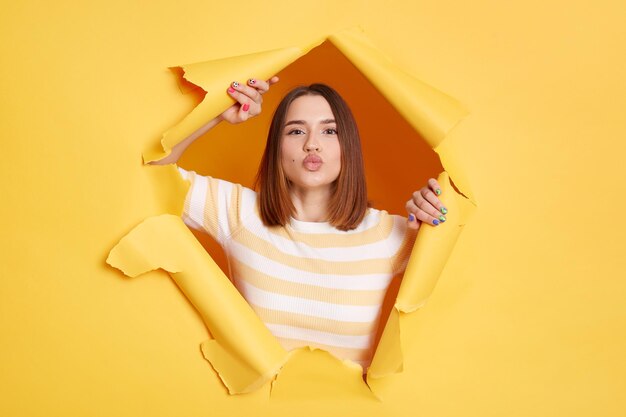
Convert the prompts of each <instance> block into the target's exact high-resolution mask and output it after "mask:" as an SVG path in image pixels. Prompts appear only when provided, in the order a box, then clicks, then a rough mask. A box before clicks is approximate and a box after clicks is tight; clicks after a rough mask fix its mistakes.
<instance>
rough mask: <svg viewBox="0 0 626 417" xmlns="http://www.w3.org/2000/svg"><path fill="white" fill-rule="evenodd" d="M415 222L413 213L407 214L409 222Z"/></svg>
mask: <svg viewBox="0 0 626 417" xmlns="http://www.w3.org/2000/svg"><path fill="white" fill-rule="evenodd" d="M414 220H415V216H414V215H413V213H411V214H409V221H410V222H412V221H414Z"/></svg>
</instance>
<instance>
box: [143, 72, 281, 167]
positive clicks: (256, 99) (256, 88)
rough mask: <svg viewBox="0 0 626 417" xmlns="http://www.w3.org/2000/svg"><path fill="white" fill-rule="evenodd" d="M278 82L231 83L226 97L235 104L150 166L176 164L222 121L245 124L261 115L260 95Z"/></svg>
mask: <svg viewBox="0 0 626 417" xmlns="http://www.w3.org/2000/svg"><path fill="white" fill-rule="evenodd" d="M277 82H278V77H276V76H274V77H272V78H270V79H269V80H267V81H263V80H257V79H255V78H250V79H249V80H248V83H247V85H243V84H239V83H238V82H236V81H235V82H233V83H232V84H231V85H230V87H228V90H227V92H228V95H229V96H230V97H232V98H233V99H234V100H236V102H235V104H233V105H232V106H230V107H229V108H227V109H226V110H225V111H224V112H223V113H222V114H220V115H219V116H217V117H216V118H214V119H212V120H210V121H209V122H207V123H206V124H205V125H203V126H202V127H201V128H200V129H198V130H196V131H195V132H193V133H192V134H191V135H189V136H188V137H186V138H185V139H184V140H183V141H182V142H179V143H178V144H176V145H175V146H174V147H173V148H172V151H171V153H170V154H169V155H168V156H166V157H164V158H162V159H159V160H158V161H152V162H150V164H154V165H167V164H174V163H176V162H178V159H179V158H180V157H181V155H182V154H183V153H184V152H185V150H186V149H187V148H188V147H189V145H191V144H192V143H193V142H195V140H196V139H198V138H199V137H200V136H202V135H204V134H205V133H206V132H208V131H209V130H211V129H213V128H214V127H215V126H217V125H218V124H219V123H220V122H221V121H222V120H225V121H227V122H228V123H230V124H236V123H241V122H245V121H246V120H248V119H249V118H250V117H254V116H256V115H258V114H259V113H261V104H262V103H263V97H262V95H263V94H265V93H267V92H268V91H269V89H270V86H271V85H272V84H276V83H277Z"/></svg>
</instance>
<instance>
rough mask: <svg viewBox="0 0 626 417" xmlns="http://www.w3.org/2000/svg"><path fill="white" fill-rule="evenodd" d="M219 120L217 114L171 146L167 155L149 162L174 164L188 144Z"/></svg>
mask: <svg viewBox="0 0 626 417" xmlns="http://www.w3.org/2000/svg"><path fill="white" fill-rule="evenodd" d="M221 121H222V118H221V116H217V117H216V118H214V119H212V120H210V121H209V122H207V123H206V124H205V125H204V126H202V127H201V128H200V129H198V130H196V131H195V132H193V133H192V134H191V135H189V136H187V137H186V138H185V139H184V140H183V141H182V142H180V143H178V144H177V145H175V146H174V147H173V148H172V152H171V153H170V154H169V155H168V156H166V157H164V158H162V159H159V160H158V161H152V162H150V164H154V165H167V164H175V163H176V162H178V159H179V158H180V157H181V155H182V154H183V153H184V152H185V150H186V149H187V148H188V147H189V145H191V144H192V143H193V142H195V140H196V139H198V138H199V137H200V136H202V135H204V134H205V133H206V132H208V131H209V130H211V129H213V128H214V127H215V126H217V125H218V123H219V122H221Z"/></svg>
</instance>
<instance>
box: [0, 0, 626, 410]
mask: <svg viewBox="0 0 626 417" xmlns="http://www.w3.org/2000/svg"><path fill="white" fill-rule="evenodd" d="M291 4H292V3H291V2H286V1H284V2H281V1H272V2H263V3H261V2H236V3H233V2H223V3H222V4H217V3H213V2H186V1H179V2H171V1H168V2H165V1H161V2H159V1H157V2H152V3H145V2H134V3H129V2H123V1H107V2H100V3H98V2H89V4H83V5H81V4H76V3H74V2H63V1H61V2H56V3H43V2H35V1H22V2H15V3H7V2H3V5H2V9H3V12H2V14H1V17H0V45H2V46H1V50H0V52H1V56H2V66H0V80H1V81H0V83H1V84H0V85H1V89H0V103H1V106H2V107H1V113H0V114H1V117H2V144H3V156H4V161H3V163H2V164H1V165H0V174H1V177H0V178H2V195H3V199H2V200H3V204H2V206H1V208H0V210H1V211H0V214H1V215H2V220H1V221H2V233H3V239H2V251H1V254H0V271H1V273H2V275H1V277H2V280H1V281H0V282H1V284H0V285H1V287H0V325H1V327H0V330H1V331H2V336H1V337H2V339H1V340H2V342H1V351H0V353H1V359H0V393H1V394H0V395H1V401H0V414H2V415H16V416H30V415H66V416H67V415H77V416H78V415H107V416H109V415H120V416H122V415H128V416H135V415H150V416H173V415H186V416H195V415H207V414H210V415H233V416H235V415H242V416H243V415H276V416H281V415H285V416H287V415H290V416H291V415H293V414H294V413H298V414H299V415H332V414H341V413H343V412H350V413H351V414H354V415H362V416H369V415H371V416H374V415H381V414H382V415H407V414H409V413H411V414H417V415H423V416H459V415H463V416H474V415H476V416H485V415H494V416H495V415H498V416H502V415H506V416H529V415H534V416H539V415H541V416H544V415H545V416H551V415H557V414H559V415H560V414H565V413H567V414H569V415H572V416H587V415H602V416H618V415H623V414H624V412H625V411H626V401H625V400H624V399H623V395H622V394H623V392H624V391H625V390H626V361H625V360H624V351H626V331H625V330H626V307H624V300H625V299H626V298H625V295H626V282H625V280H624V278H623V276H624V272H623V271H624V270H625V269H626V264H625V263H624V260H623V252H624V249H625V244H624V236H625V232H626V227H625V225H624V220H623V215H622V213H623V212H624V210H625V209H626V199H625V197H624V193H625V192H626V185H625V183H626V182H625V175H624V173H623V169H624V165H623V161H622V160H623V155H624V150H625V145H623V143H624V138H625V137H626V135H625V134H626V123H625V122H624V120H625V116H624V114H623V113H624V109H625V108H626V81H625V78H626V77H624V74H625V73H626V58H624V55H625V54H624V50H626V29H625V28H624V25H623V22H624V21H626V6H624V5H623V2H619V1H608V0H603V1H599V2H571V1H570V2H566V1H553V2H550V3H549V4H546V3H545V2H539V1H527V2H518V3H517V4H511V3H509V2H496V1H478V2H469V3H468V2H462V1H459V0H455V1H451V2H446V3H445V4H439V3H437V2H422V1H417V2H390V3H386V4H385V6H384V7H383V6H382V3H381V4H377V3H373V2H355V1H344V2H337V1H334V2H330V1H322V2H320V1H316V2H307V3H306V4H298V6H297V7H296V8H294V7H293V6H291ZM355 25H359V26H360V27H361V28H363V29H364V31H365V32H366V34H367V36H368V37H369V38H370V39H371V40H372V42H374V43H375V44H376V45H377V46H378V47H379V48H380V49H381V50H382V51H384V52H385V53H386V54H387V55H388V56H389V58H390V59H392V60H393V61H394V62H395V63H396V64H397V65H399V66H401V67H403V68H405V69H406V70H407V71H409V72H410V73H411V74H413V75H414V76H416V77H417V78H419V79H421V80H423V81H425V82H427V83H429V84H430V85H432V86H434V87H435V88H438V89H440V90H442V91H444V92H446V93H448V94H450V95H451V96H453V97H455V98H456V99H458V100H459V101H461V102H462V103H463V104H464V105H465V106H466V107H467V108H468V109H469V111H470V115H469V116H468V117H467V118H465V119H464V120H463V121H462V123H461V125H460V126H459V127H458V128H457V129H456V131H455V146H459V147H460V148H461V150H462V152H463V154H464V160H463V164H464V168H465V171H466V173H467V178H468V181H469V183H470V184H471V190H472V193H473V195H474V197H475V198H476V201H477V202H478V209H477V210H476V211H475V213H474V215H473V217H472V219H471V221H470V222H469V223H468V225H467V226H466V227H465V230H464V232H463V233H462V235H461V237H460V239H459V241H458V243H457V246H456V249H455V251H454V252H453V254H452V257H451V259H450V261H449V263H448V265H447V267H446V269H445V270H444V273H443V275H442V277H441V279H440V281H439V284H438V286H437V287H436V289H435V291H434V292H433V294H432V296H431V298H430V300H429V302H428V304H427V305H426V306H425V307H424V308H422V309H421V310H419V311H418V312H416V313H414V314H412V315H410V316H408V317H409V318H408V320H406V325H405V327H403V330H405V331H404V333H403V346H404V350H405V354H404V356H405V371H404V373H402V374H400V375H397V376H394V377H391V378H390V380H389V382H388V387H387V389H386V393H385V398H384V401H383V402H376V401H375V400H372V399H371V398H370V397H367V396H366V395H361V396H351V395H347V394H346V395H342V389H343V387H344V385H343V384H341V383H338V382H337V381H335V382H334V383H331V382H329V381H328V380H327V379H328V378H329V377H328V376H327V375H326V376H324V375H322V377H321V378H320V379H319V380H315V379H313V381H306V383H303V384H302V387H303V389H302V390H300V389H298V387H297V380H298V379H297V378H292V379H291V380H290V381H291V382H290V383H289V384H287V385H286V386H288V387H289V388H288V389H287V388H283V389H282V391H281V388H280V384H277V387H276V391H277V392H276V394H277V395H275V396H274V397H273V398H272V399H269V398H268V391H269V389H264V390H260V391H258V392H255V393H253V394H246V395H245V396H234V397H233V396H228V394H227V393H226V390H225V388H224V387H223V385H222V384H221V383H220V381H219V379H218V378H217V376H216V375H215V373H214V372H213V370H212V369H211V367H210V365H209V364H208V363H207V362H206V361H205V360H204V359H203V358H202V355H201V353H200V350H199V344H200V342H202V341H203V340H205V339H206V338H207V331H206V329H205V328H204V325H203V324H202V321H201V320H200V318H199V316H198V315H197V314H196V313H195V311H194V310H193V308H192V307H191V306H190V305H189V303H188V302H187V301H186V300H185V298H184V297H183V296H182V294H181V293H180V291H179V290H178V289H177V288H176V286H175V285H174V284H173V283H172V282H171V280H169V278H167V276H166V275H165V274H164V273H162V272H156V273H150V274H148V275H145V276H142V277H139V278H136V279H127V278H124V277H123V276H122V275H121V274H120V273H119V272H118V271H116V270H114V269H112V268H110V267H107V266H106V265H105V263H104V260H105V259H106V255H107V253H108V251H109V250H110V248H111V247H112V246H113V245H114V244H115V243H116V242H117V241H118V240H119V239H120V237H121V236H122V235H123V234H125V233H126V232H127V231H129V230H130V229H131V228H132V227H133V226H135V225H136V224H137V223H139V222H140V221H141V220H143V219H144V218H146V217H148V216H152V215H156V214H161V213H163V212H166V211H168V210H169V211H171V210H175V208H174V207H168V206H166V205H165V204H164V201H165V199H164V197H163V195H162V193H163V190H164V188H166V187H164V185H163V184H162V183H160V182H159V178H161V177H160V176H159V174H158V173H156V172H155V170H151V168H146V167H143V166H142V165H141V153H142V152H143V151H144V150H145V149H147V148H148V147H150V146H152V145H153V144H154V143H155V142H156V141H158V140H159V138H160V137H161V133H162V132H163V131H165V130H166V129H167V128H169V127H170V126H172V125H174V124H175V123H176V122H178V121H179V120H180V119H181V118H182V117H183V116H184V115H185V114H187V113H188V112H189V111H191V109H192V108H193V106H194V105H196V104H197V103H198V97H197V95H194V94H187V95H181V92H180V90H179V88H178V85H177V82H178V80H179V78H178V76H177V75H175V74H174V73H172V72H171V71H169V70H168V69H167V68H168V67H171V66H176V65H182V64H187V63H193V62H199V61H206V60H211V59H217V58H221V57H224V56H231V55H240V54H246V53H251V52H256V51H261V50H268V49H274V48H279V47H286V46H292V45H303V44H308V43H310V42H313V41H315V40H316V39H318V38H320V37H324V36H327V35H331V34H333V33H335V32H336V31H339V30H341V29H344V28H347V27H352V26H355ZM323 62H324V61H322V60H318V61H317V64H316V65H318V66H320V67H323V66H324V65H323ZM296 65H297V63H296ZM328 65H329V66H332V61H331V62H328ZM326 70H329V69H328V68H326ZM330 70H332V68H330ZM251 75H253V74H251ZM240 81H241V80H240ZM281 88H286V86H285V87H281ZM279 91H280V90H279ZM279 95H280V94H279V93H277V94H276V95H275V97H276V98H277V96H279ZM268 97H269V96H268ZM269 108H271V106H268V109H269ZM268 113H269V111H266V115H267V114H268ZM250 123H251V124H254V123H257V124H258V129H259V132H262V131H263V129H264V127H263V126H262V123H263V119H261V118H259V119H257V120H255V121H251V122H250ZM383 126H384V125H383ZM232 129H234V128H233V127H230V126H220V127H219V128H218V129H216V130H215V131H214V132H211V134H210V135H207V136H210V138H203V140H202V141H201V142H198V144H197V145H194V147H193V148H191V149H190V151H189V152H190V155H191V154H192V153H193V155H198V154H199V153H200V152H206V154H207V159H206V160H205V162H204V164H203V165H202V166H204V168H202V167H201V166H200V165H199V164H200V163H201V162H200V161H201V160H198V159H194V158H193V157H191V156H185V158H186V159H183V160H182V161H181V164H182V165H183V166H188V167H192V168H194V169H197V170H201V171H202V170H203V171H204V172H205V173H211V174H213V173H224V177H225V178H227V179H231V180H232V179H234V180H238V181H240V182H244V183H245V182H246V181H250V176H251V175H253V174H254V166H255V164H256V160H255V157H256V156H255V155H256V154H255V152H258V149H259V146H261V145H260V143H261V142H262V136H261V137H253V138H246V139H247V140H248V141H247V146H250V147H251V148H250V149H252V150H251V151H250V153H247V152H248V151H247V149H248V148H246V147H243V145H237V146H233V145H230V146H229V144H230V142H225V140H226V139H225V137H223V136H222V137H220V131H224V132H225V131H226V130H229V131H230V132H231V133H232ZM381 132H383V133H384V130H381ZM369 135H371V136H372V139H371V142H372V143H374V142H375V141H376V137H378V135H376V134H373V133H371V131H370V133H369ZM239 140H240V142H238V143H239V144H246V141H245V140H244V139H239ZM381 140H382V139H381ZM384 140H385V142H386V143H387V145H388V151H387V152H388V155H387V156H385V158H387V157H388V156H389V155H393V154H394V153H395V154H396V155H398V160H397V161H400V162H398V163H394V160H392V159H385V160H386V161H388V162H385V164H383V166H381V167H378V168H376V167H374V171H375V172H384V170H385V168H387V169H388V170H389V175H390V177H389V178H392V179H391V180H389V179H387V177H384V180H383V179H376V178H379V177H375V179H373V180H372V181H373V182H374V184H373V187H374V191H376V190H382V189H384V187H385V184H386V182H385V181H387V182H389V183H393V184H396V183H400V182H402V181H405V180H401V179H397V178H396V177H394V175H396V176H397V175H398V172H400V173H402V175H400V177H401V178H406V177H407V176H408V175H412V174H411V172H412V168H413V167H412V166H408V164H409V163H410V162H411V160H412V161H414V163H415V164H416V165H419V164H420V161H421V158H422V157H423V156H422V153H421V152H419V151H418V150H417V147H416V148H415V149H413V148H411V149H409V150H407V148H406V147H407V146H413V145H410V144H409V145H402V144H403V143H406V139H405V138H404V137H391V138H385V139H384ZM212 144H215V145H212ZM213 146H215V147H213ZM377 146H378V145H377ZM415 146H417V145H415ZM242 149H245V150H246V151H245V152H246V153H243V152H244V151H242ZM255 149H256V150H255ZM376 149H379V148H376ZM420 149H421V148H420ZM365 151H366V152H367V147H366V150H365ZM218 152H223V153H218ZM375 152H380V150H376V151H375ZM216 154H217V156H216ZM241 155H244V156H243V158H242V156H241ZM375 156H378V155H377V154H376V155H375ZM411 156H412V158H411ZM381 157H382V156H381ZM238 158H239V159H238ZM366 158H369V161H371V162H370V164H376V161H377V160H378V158H376V157H372V156H371V154H370V156H369V157H366ZM366 161H368V159H366ZM431 162H432V161H431ZM218 163H219V164H222V165H216V164H218ZM234 164H240V165H238V166H245V167H246V168H245V169H244V170H243V171H241V170H240V169H239V168H237V169H234V168H233V166H234ZM432 164H433V165H432V166H433V171H431V172H427V175H430V176H435V175H436V174H437V173H438V171H437V169H436V168H434V167H435V166H436V163H435V162H432ZM250 167H252V168H250ZM376 169H377V171H376ZM235 171H236V172H237V173H235ZM424 172H425V171H420V174H419V175H416V176H415V183H416V184H415V187H414V188H418V187H420V186H421V185H422V183H423V181H424V177H423V176H422V175H423V174H424ZM229 173H232V174H233V175H241V177H235V178H233V176H232V175H231V176H230V177H229V176H228V175H229ZM370 175H373V174H370ZM376 181H378V182H379V185H375V184H376ZM402 184H403V185H401V186H400V185H398V186H397V187H396V185H394V187H396V188H397V189H396V188H393V190H394V194H395V193H397V194H398V195H397V200H394V201H399V202H397V203H396V202H394V201H392V200H390V201H389V202H384V203H383V204H382V205H383V208H385V207H388V208H389V210H391V211H394V212H397V213H398V214H402V212H401V210H402V206H403V203H404V200H406V199H407V198H408V195H406V196H405V195H401V191H402V190H403V189H404V188H406V187H407V186H409V185H407V184H410V182H403V183H402ZM409 189H410V188H409ZM376 192H377V193H380V194H375V195H373V199H374V201H376V199H377V198H380V195H382V193H381V192H380V191H376ZM320 360H323V359H320ZM296 365H299V366H300V365H301V364H299V363H296ZM285 378H287V380H289V379H288V378H289V376H288V375H286V376H285ZM324 378H326V379H324ZM280 381H281V380H280V377H279V382H280ZM283 386H285V385H283ZM304 388H306V391H305V392H299V391H303V390H304ZM289 390H292V391H294V392H295V394H293V395H291V394H290V393H289V392H286V391H289ZM346 392H349V391H348V390H346ZM307 393H308V394H307ZM296 394H297V395H296Z"/></svg>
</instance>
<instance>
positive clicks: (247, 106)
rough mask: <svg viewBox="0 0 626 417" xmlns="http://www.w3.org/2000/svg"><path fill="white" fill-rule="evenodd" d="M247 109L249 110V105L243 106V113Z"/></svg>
mask: <svg viewBox="0 0 626 417" xmlns="http://www.w3.org/2000/svg"><path fill="white" fill-rule="evenodd" d="M249 108H250V105H249V104H248V103H246V104H244V105H243V111H248V109H249Z"/></svg>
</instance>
